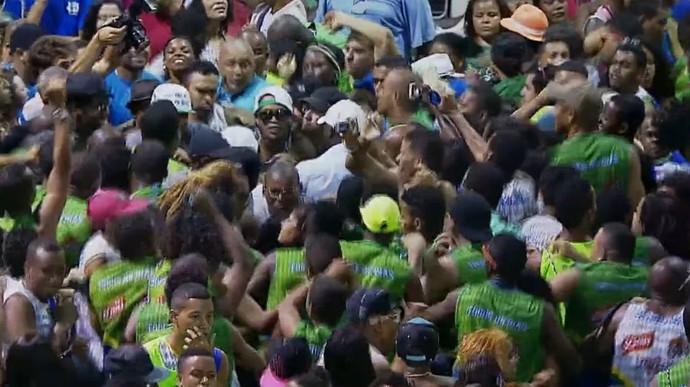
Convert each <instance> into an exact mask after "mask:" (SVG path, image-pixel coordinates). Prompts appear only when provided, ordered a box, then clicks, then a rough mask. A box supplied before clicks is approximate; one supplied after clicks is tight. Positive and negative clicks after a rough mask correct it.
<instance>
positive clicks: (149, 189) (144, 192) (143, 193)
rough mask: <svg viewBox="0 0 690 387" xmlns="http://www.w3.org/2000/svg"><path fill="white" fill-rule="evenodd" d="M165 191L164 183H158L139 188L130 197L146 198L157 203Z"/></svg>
mask: <svg viewBox="0 0 690 387" xmlns="http://www.w3.org/2000/svg"><path fill="white" fill-rule="evenodd" d="M163 192H164V190H163V183H157V184H153V185H147V186H146V187H141V188H139V189H138V190H136V191H134V193H132V195H131V196H130V197H131V198H133V199H146V200H148V201H150V202H151V203H155V202H156V201H157V200H158V198H159V197H160V196H161V195H162V194H163Z"/></svg>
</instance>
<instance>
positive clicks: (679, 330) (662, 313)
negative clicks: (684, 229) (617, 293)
mask: <svg viewBox="0 0 690 387" xmlns="http://www.w3.org/2000/svg"><path fill="white" fill-rule="evenodd" d="M688 278H689V277H688V263H687V262H685V261H684V260H682V259H681V258H678V257H667V258H664V259H662V260H660V261H659V262H657V263H656V264H654V266H652V269H651V271H650V273H649V280H648V283H647V286H648V287H649V291H650V293H651V295H652V297H651V299H642V298H636V299H633V300H632V301H630V302H628V303H626V304H623V305H622V306H621V307H619V308H618V309H617V310H616V311H615V313H614V314H613V317H612V318H611V319H610V322H609V324H608V326H604V333H603V334H602V335H601V338H600V341H599V353H598V354H591V355H593V356H592V357H591V358H592V359H595V360H594V362H596V361H597V360H601V357H598V356H597V355H601V354H605V356H606V357H607V358H612V359H613V361H612V367H613V370H614V371H615V375H616V377H617V378H620V379H622V381H625V384H626V385H627V384H630V385H633V386H649V385H650V383H651V382H652V381H653V379H654V376H655V375H656V374H657V373H659V372H661V371H663V370H666V369H668V368H669V367H671V366H672V365H674V364H675V363H677V362H678V361H680V360H681V359H682V358H683V357H684V356H687V355H688V354H690V344H688V339H687V337H686V336H685V328H684V326H683V310H684V309H685V303H686V301H687V298H688V297H687V294H688V285H690V283H689V281H688ZM612 350H613V351H612ZM586 355H588V354H585V356H586ZM609 356H610V357H609ZM594 362H593V363H594ZM599 366H600V365H599ZM597 370H598V371H603V370H601V369H599V368H598V369H597ZM604 373H606V372H604ZM621 384H622V383H621ZM616 385H618V383H616ZM655 385H656V384H655Z"/></svg>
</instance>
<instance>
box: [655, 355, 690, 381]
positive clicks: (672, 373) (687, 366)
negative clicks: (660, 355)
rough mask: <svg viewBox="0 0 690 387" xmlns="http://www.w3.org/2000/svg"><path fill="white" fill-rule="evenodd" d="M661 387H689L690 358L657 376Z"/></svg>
mask: <svg viewBox="0 0 690 387" xmlns="http://www.w3.org/2000/svg"><path fill="white" fill-rule="evenodd" d="M656 380H657V386H659V387H687V386H688V380H690V357H685V358H684V359H683V360H681V361H679V362H678V363H676V364H675V365H673V367H671V368H669V369H667V370H666V371H662V372H659V373H658V374H657V375H656Z"/></svg>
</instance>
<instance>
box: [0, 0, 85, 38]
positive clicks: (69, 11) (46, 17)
mask: <svg viewBox="0 0 690 387" xmlns="http://www.w3.org/2000/svg"><path fill="white" fill-rule="evenodd" d="M91 2H92V0H48V4H47V5H46V8H45V11H44V12H43V17H42V18H41V23H40V25H41V27H42V28H43V29H44V30H45V31H46V32H47V33H49V34H51V35H63V36H77V35H79V31H80V30H81V28H82V27H83V25H84V19H85V18H86V14H87V13H88V11H89V8H90V7H91ZM32 5H34V0H5V4H4V5H3V10H4V11H5V12H7V13H8V14H10V15H11V16H12V17H13V18H14V19H22V18H25V17H26V15H27V14H28V13H29V10H30V9H31V6H32Z"/></svg>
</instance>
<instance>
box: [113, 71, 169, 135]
mask: <svg viewBox="0 0 690 387" xmlns="http://www.w3.org/2000/svg"><path fill="white" fill-rule="evenodd" d="M139 79H153V80H156V81H159V82H160V81H161V80H160V79H158V77H156V76H155V75H153V74H151V73H147V72H146V71H144V72H142V74H141V77H140V78H139ZM132 83H133V82H129V81H127V80H124V79H122V78H120V77H119V76H118V75H117V71H113V72H112V73H110V74H109V75H108V76H107V77H105V89H106V90H107V91H108V101H109V102H108V108H109V109H108V110H109V113H108V122H110V124H111V125H113V126H118V125H122V124H124V123H125V122H127V121H129V120H131V119H132V118H134V117H133V116H132V112H130V111H129V109H128V108H127V103H128V102H129V97H130V92H131V88H132Z"/></svg>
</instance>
